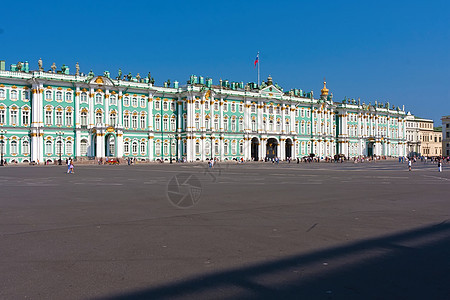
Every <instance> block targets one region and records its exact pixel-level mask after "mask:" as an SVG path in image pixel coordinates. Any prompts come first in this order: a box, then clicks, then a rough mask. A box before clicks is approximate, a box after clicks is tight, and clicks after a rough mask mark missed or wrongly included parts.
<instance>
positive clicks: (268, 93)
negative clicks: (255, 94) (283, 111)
mask: <svg viewBox="0 0 450 300" xmlns="http://www.w3.org/2000/svg"><path fill="white" fill-rule="evenodd" d="M260 93H261V95H262V96H263V97H274V96H276V97H281V96H282V95H283V91H281V90H279V89H278V88H276V87H275V86H274V85H269V86H267V87H265V88H263V89H262V90H261V91H260Z"/></svg>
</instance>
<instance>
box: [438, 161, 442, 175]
mask: <svg viewBox="0 0 450 300" xmlns="http://www.w3.org/2000/svg"><path fill="white" fill-rule="evenodd" d="M438 172H442V162H441V160H439V161H438Z"/></svg>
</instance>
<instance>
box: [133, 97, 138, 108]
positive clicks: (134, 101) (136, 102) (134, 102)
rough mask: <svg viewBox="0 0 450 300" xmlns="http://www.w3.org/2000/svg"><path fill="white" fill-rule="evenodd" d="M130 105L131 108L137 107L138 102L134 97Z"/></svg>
mask: <svg viewBox="0 0 450 300" xmlns="http://www.w3.org/2000/svg"><path fill="white" fill-rule="evenodd" d="M131 105H133V107H137V106H138V100H137V98H136V97H133V99H132V100H131Z"/></svg>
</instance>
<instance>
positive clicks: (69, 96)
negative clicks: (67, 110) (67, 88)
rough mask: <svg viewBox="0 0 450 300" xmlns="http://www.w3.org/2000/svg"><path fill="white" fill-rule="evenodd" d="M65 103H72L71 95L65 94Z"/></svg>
mask: <svg viewBox="0 0 450 300" xmlns="http://www.w3.org/2000/svg"><path fill="white" fill-rule="evenodd" d="M66 101H67V102H72V93H66Z"/></svg>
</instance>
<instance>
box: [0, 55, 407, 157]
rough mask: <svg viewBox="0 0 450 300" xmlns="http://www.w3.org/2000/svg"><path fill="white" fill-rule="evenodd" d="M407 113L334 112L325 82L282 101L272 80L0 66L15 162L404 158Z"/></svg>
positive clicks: (0, 109) (344, 107) (7, 145)
mask: <svg viewBox="0 0 450 300" xmlns="http://www.w3.org/2000/svg"><path fill="white" fill-rule="evenodd" d="M405 132H406V131H405V111H404V108H403V109H401V108H399V107H391V106H390V105H389V103H386V104H381V103H377V102H375V104H370V103H369V104H365V103H361V102H360V101H359V100H358V101H357V100H351V99H344V100H342V101H340V102H335V101H334V100H333V96H332V94H331V93H329V91H328V89H327V87H326V83H325V82H324V86H323V89H322V90H321V95H320V97H318V98H315V97H314V96H313V92H312V91H311V92H307V93H306V92H303V91H302V90H298V89H293V90H290V91H288V92H284V91H283V90H282V89H281V87H280V86H278V85H277V84H276V83H274V82H273V81H272V78H271V77H270V76H269V78H268V79H267V81H266V82H263V83H262V84H261V85H260V86H258V85H256V84H254V83H249V84H246V85H244V83H243V82H228V81H227V80H224V81H222V80H220V83H219V84H218V85H213V84H212V79H210V78H203V77H197V76H194V75H193V76H191V78H190V79H189V81H188V82H187V84H186V85H182V86H181V85H179V83H178V82H176V81H175V82H174V83H173V84H172V85H171V84H170V82H169V81H168V82H165V83H164V85H163V86H155V85H154V80H153V78H151V77H150V74H149V76H148V78H141V77H140V76H139V74H138V75H136V76H134V77H133V76H131V74H129V75H127V76H122V75H121V72H120V71H119V76H118V77H116V78H111V76H110V75H109V72H107V71H106V72H105V73H104V74H102V75H101V76H96V75H94V74H93V73H92V71H91V72H90V73H89V74H88V75H85V74H82V73H80V72H79V67H78V64H77V67H76V73H75V74H70V73H69V68H68V67H66V66H63V67H62V68H61V70H58V71H57V70H56V66H55V64H53V65H52V67H51V70H50V71H44V70H43V68H42V61H39V70H37V71H31V70H29V69H28V63H24V64H22V63H18V64H17V65H11V67H10V70H9V71H7V70H5V63H4V62H3V61H1V62H0V146H1V150H0V151H2V152H3V157H4V158H5V159H6V160H7V161H8V162H12V161H16V162H32V161H34V162H44V161H55V160H57V159H58V158H59V156H60V154H61V157H62V158H63V159H65V158H67V157H76V158H77V159H92V158H99V157H103V158H105V157H120V158H122V157H134V158H137V159H138V160H148V161H155V160H160V159H163V160H168V159H169V158H170V157H173V158H179V159H182V158H185V159H187V161H195V160H202V161H204V160H207V159H211V158H216V159H221V160H226V159H235V158H241V157H243V158H244V159H245V160H250V159H254V160H261V159H264V158H266V157H269V158H271V157H274V156H277V157H279V158H281V159H286V158H288V157H291V158H297V157H304V156H308V155H310V154H311V153H313V154H315V155H316V156H319V157H331V156H334V155H336V154H343V155H345V156H346V157H355V156H361V155H365V156H372V155H386V156H403V155H406V140H405V136H406V133H405Z"/></svg>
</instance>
